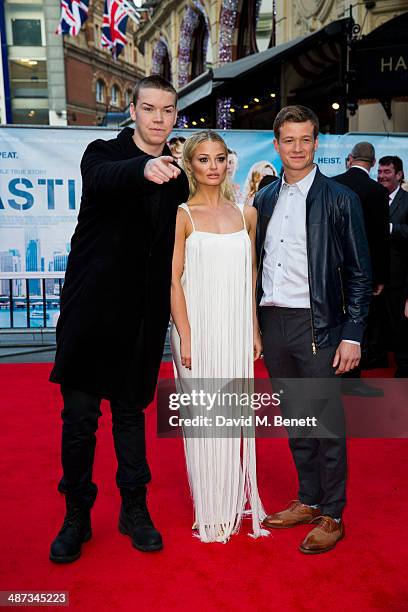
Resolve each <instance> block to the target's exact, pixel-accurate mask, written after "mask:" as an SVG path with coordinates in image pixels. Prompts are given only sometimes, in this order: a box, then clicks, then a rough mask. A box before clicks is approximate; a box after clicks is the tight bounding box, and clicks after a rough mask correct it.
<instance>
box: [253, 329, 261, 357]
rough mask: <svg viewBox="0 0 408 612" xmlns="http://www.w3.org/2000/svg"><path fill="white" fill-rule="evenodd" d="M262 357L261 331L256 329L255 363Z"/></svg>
mask: <svg viewBox="0 0 408 612" xmlns="http://www.w3.org/2000/svg"><path fill="white" fill-rule="evenodd" d="M261 355H262V336H261V333H260V331H259V329H254V361H256V360H257V359H259V358H260V356H261Z"/></svg>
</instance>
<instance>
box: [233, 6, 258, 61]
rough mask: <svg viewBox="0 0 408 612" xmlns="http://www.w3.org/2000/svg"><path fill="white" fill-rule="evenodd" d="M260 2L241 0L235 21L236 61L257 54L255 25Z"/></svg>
mask: <svg viewBox="0 0 408 612" xmlns="http://www.w3.org/2000/svg"><path fill="white" fill-rule="evenodd" d="M260 5H261V3H260V0H242V3H241V7H240V10H239V12H238V19H237V32H238V40H237V55H236V59H239V58H240V57H246V56H247V55H252V53H257V51H258V46H257V44H256V24H257V21H258V15H259V9H260Z"/></svg>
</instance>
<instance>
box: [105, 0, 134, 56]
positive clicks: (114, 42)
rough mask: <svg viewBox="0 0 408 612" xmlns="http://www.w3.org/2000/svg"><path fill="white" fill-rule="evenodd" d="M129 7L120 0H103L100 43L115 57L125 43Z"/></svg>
mask: <svg viewBox="0 0 408 612" xmlns="http://www.w3.org/2000/svg"><path fill="white" fill-rule="evenodd" d="M128 16H129V8H128V7H127V6H126V3H124V2H122V1H121V0H105V7H104V11H103V22H102V37H101V45H102V47H106V48H107V49H109V50H110V51H111V53H112V57H113V58H115V59H116V58H117V57H118V56H119V55H120V53H121V52H122V50H123V47H124V46H125V45H126V44H127V40H126V26H127V20H128Z"/></svg>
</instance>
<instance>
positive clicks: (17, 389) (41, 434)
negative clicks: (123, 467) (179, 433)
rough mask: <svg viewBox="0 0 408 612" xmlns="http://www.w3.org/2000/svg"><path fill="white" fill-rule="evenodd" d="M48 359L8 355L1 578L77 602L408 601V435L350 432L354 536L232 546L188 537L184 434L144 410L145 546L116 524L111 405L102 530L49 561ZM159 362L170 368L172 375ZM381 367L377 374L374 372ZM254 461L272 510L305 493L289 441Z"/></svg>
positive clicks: (348, 517)
mask: <svg viewBox="0 0 408 612" xmlns="http://www.w3.org/2000/svg"><path fill="white" fill-rule="evenodd" d="M49 370H50V366H49V365H47V364H30V365H1V366H0V382H1V387H0V388H1V397H0V403H1V425H2V426H1V430H0V435H1V475H2V495H1V499H2V502H1V527H2V536H1V553H0V554H1V561H0V564H1V565H0V590H11V589H17V590H18V589H20V590H43V591H44V590H48V591H49V590H57V591H69V593H70V608H71V609H73V610H84V611H86V612H90V611H93V610H98V611H104V610H132V609H137V610H142V611H143V612H144V611H147V610H153V611H156V610H159V611H161V610H163V611H164V610H166V611H167V610H192V609H195V608H197V609H203V610H219V609H222V610H234V611H240V610H260V611H264V610H279V611H281V610H282V611H290V612H291V611H299V610H300V611H303V610H313V611H315V610H316V611H317V610H319V611H320V610H322V609H323V610H324V609H326V608H328V609H330V612H335V611H337V610H344V609H346V610H350V611H354V610H359V611H365V610H386V611H393V610H407V609H408V586H407V584H408V583H407V580H406V568H407V567H408V555H407V548H408V537H407V519H408V513H407V507H408V493H407V486H406V483H407V475H406V470H407V463H408V441H407V440H351V441H349V474H350V477H349V488H348V497H349V502H348V506H347V510H346V512H345V516H344V518H345V524H346V536H347V537H346V539H345V540H344V541H343V542H341V543H340V544H339V545H338V547H337V548H336V550H335V551H333V552H331V553H328V554H324V555H316V556H308V557H306V556H303V555H302V554H301V553H299V552H298V551H297V546H298V543H299V542H300V540H301V539H302V537H303V536H304V534H305V533H306V532H307V530H308V528H307V527H304V528H303V527H299V528H297V529H292V530H285V531H278V532H276V533H273V534H272V536H270V537H269V538H263V539H261V540H253V539H251V538H249V537H248V536H247V535H246V532H247V530H248V529H247V525H246V524H245V522H244V526H243V529H242V532H241V533H240V534H239V535H238V536H235V537H233V538H232V539H231V540H230V542H229V543H228V544H226V545H222V544H202V543H201V542H199V541H198V540H197V539H196V538H193V537H192V536H191V531H190V527H191V523H192V518H193V515H192V507H191V502H190V498H189V492H188V488H187V482H186V475H185V469H184V457H183V448H182V442H181V440H179V439H178V440H177V439H176V440H174V439H172V440H168V439H166V440H164V439H158V438H157V437H156V433H155V411H154V408H153V407H150V408H149V409H148V411H147V414H148V419H147V420H148V453H149V459H150V465H151V469H152V473H153V482H152V485H151V487H150V508H151V511H152V515H153V517H154V519H155V522H156V524H157V525H158V526H159V528H160V529H161V531H162V533H163V537H164V541H165V549H164V550H163V552H161V553H155V554H150V555H149V554H143V553H139V552H138V551H136V550H134V549H133V548H132V546H131V543H130V540H129V539H128V538H126V537H124V536H122V535H120V534H119V533H118V530H117V515H118V508H119V496H118V492H117V490H116V487H115V481H114V479H115V460H114V452H113V444H112V439H111V435H110V414H109V408H108V406H107V405H106V404H104V405H103V408H102V410H103V413H104V414H103V418H101V419H100V428H99V432H98V448H97V457H96V466H95V480H96V482H97V483H98V485H99V497H98V500H97V503H96V505H95V508H94V511H93V531H94V537H93V539H92V540H91V541H90V542H89V543H88V544H86V545H85V546H84V549H83V556H82V558H81V559H80V561H79V562H76V563H74V564H72V565H68V566H56V565H53V564H52V563H51V562H49V561H48V548H49V543H50V541H51V540H52V538H53V537H54V535H55V534H56V532H57V530H58V528H59V526H60V523H61V521H62V517H63V511H64V500H63V497H62V496H61V495H59V494H57V492H56V485H57V482H58V480H59V477H60V471H59V438H60V417H59V411H60V409H61V402H60V398H59V390H58V387H57V386H55V385H51V384H49V383H48V382H47V376H48V372H49ZM169 371H170V369H169V364H163V368H162V375H168V374H169ZM377 375H378V374H377ZM258 448H259V453H258V471H259V479H260V489H261V495H262V499H263V502H264V504H265V507H266V509H267V510H269V511H272V510H277V509H280V508H281V506H282V505H283V504H286V503H287V502H288V501H289V500H291V499H293V498H294V497H295V495H296V479H295V471H294V468H293V466H292V461H291V457H290V454H289V451H288V448H287V442H286V440H259V442H258Z"/></svg>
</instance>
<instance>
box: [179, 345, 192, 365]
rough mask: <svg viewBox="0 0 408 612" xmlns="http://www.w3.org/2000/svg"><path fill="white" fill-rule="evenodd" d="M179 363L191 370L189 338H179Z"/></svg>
mask: <svg viewBox="0 0 408 612" xmlns="http://www.w3.org/2000/svg"><path fill="white" fill-rule="evenodd" d="M180 356H181V364H182V365H183V366H184V367H185V368H187V369H188V370H191V338H190V337H185V338H180Z"/></svg>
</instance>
